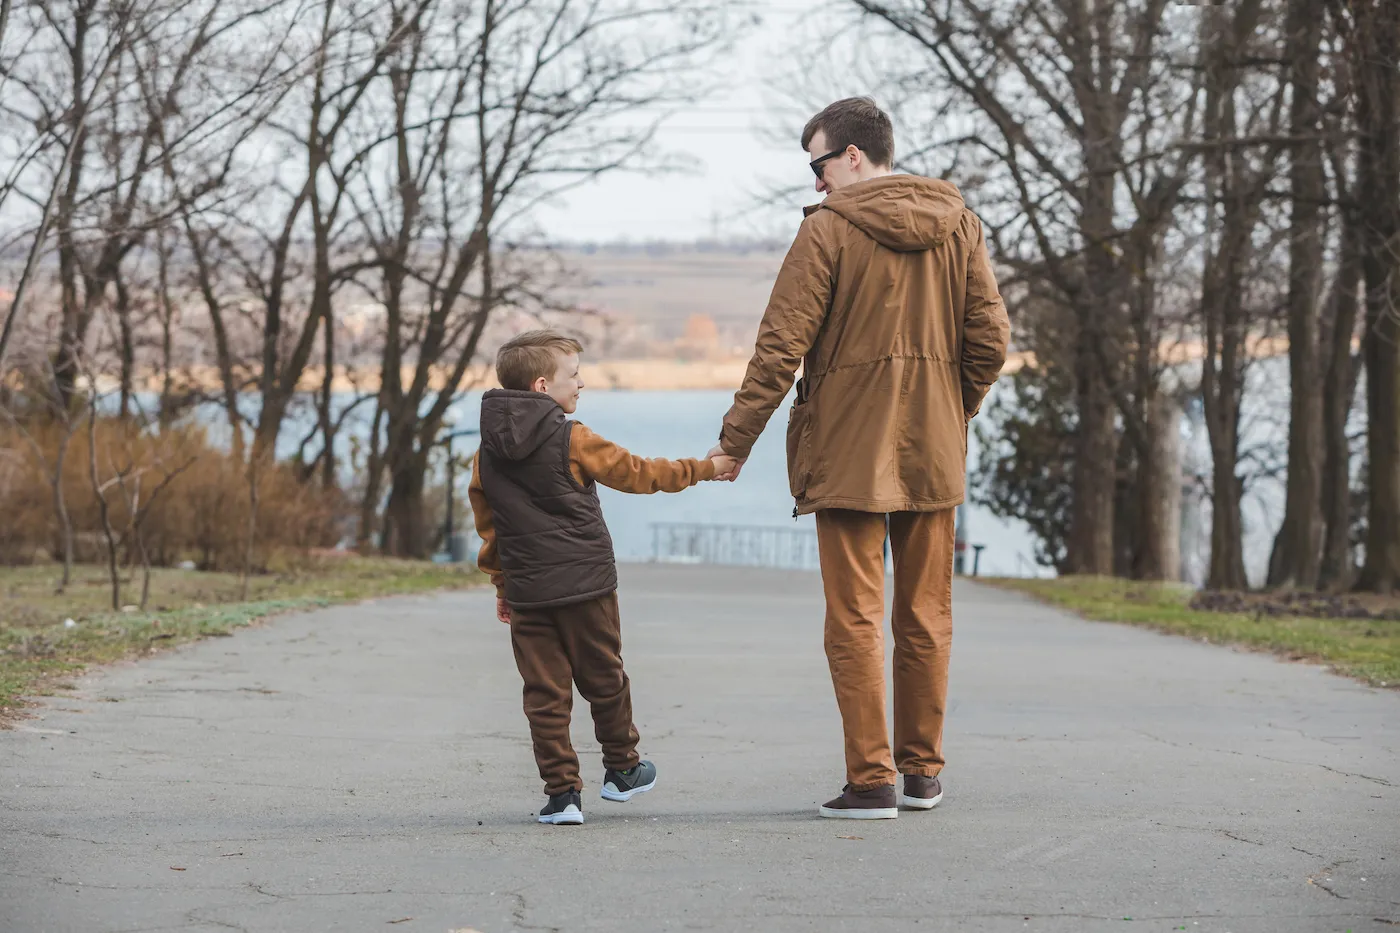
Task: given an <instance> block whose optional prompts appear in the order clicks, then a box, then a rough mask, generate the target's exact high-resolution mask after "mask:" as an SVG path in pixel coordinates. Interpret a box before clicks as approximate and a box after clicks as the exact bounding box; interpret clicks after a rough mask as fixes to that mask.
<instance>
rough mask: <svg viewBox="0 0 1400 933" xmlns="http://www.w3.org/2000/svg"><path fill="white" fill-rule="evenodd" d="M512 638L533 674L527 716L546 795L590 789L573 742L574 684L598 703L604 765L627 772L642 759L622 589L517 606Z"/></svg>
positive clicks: (524, 670) (528, 676)
mask: <svg viewBox="0 0 1400 933" xmlns="http://www.w3.org/2000/svg"><path fill="white" fill-rule="evenodd" d="M510 641H511V646H512V647H513V648H514V649H515V665H516V667H518V668H519V669H520V676H521V677H522V678H523V679H524V681H525V716H526V718H528V719H529V720H530V738H531V740H532V741H533V743H534V746H535V763H536V764H538V765H539V768H540V777H541V778H543V779H544V784H545V793H546V794H549V795H551V796H553V795H555V794H562V793H564V792H565V791H570V790H582V789H583V782H582V781H581V780H579V773H578V755H577V754H575V753H574V746H573V743H572V742H570V741H569V717H570V714H571V713H572V711H573V706H574V684H578V692H579V693H580V694H581V695H582V696H583V698H584V699H585V700H586V701H588V704H589V706H590V707H591V708H592V710H593V729H594V735H596V736H597V738H598V743H599V744H600V745H602V746H603V766H604V767H605V768H616V769H618V770H620V771H625V770H627V769H628V768H631V767H633V766H635V765H636V764H637V763H638V762H639V761H640V760H641V759H640V758H639V757H638V755H637V742H638V736H637V730H636V728H635V727H634V726H633V725H632V687H631V683H630V681H628V679H627V673H626V671H624V670H623V669H622V621H621V618H620V616H619V615H618V610H617V593H610V594H608V595H607V596H601V597H599V598H597V599H590V600H588V601H587V602H582V603H573V604H571V605H568V606H555V607H553V608H549V609H517V608H515V607H514V606H512V607H511V610H510Z"/></svg>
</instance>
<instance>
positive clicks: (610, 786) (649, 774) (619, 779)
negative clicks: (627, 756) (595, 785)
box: [603, 761, 656, 801]
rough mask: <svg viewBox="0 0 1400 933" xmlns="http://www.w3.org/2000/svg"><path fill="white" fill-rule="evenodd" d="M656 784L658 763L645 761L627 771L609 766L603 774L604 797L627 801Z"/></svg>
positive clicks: (605, 798)
mask: <svg viewBox="0 0 1400 933" xmlns="http://www.w3.org/2000/svg"><path fill="white" fill-rule="evenodd" d="M655 786H656V765H654V764H652V763H651V762H649V761H643V762H642V763H641V764H639V765H637V766H636V767H634V768H628V769H627V770H626V771H614V770H613V769H612V768H609V769H608V771H607V773H606V774H604V775H603V799H604V800H617V801H627V800H631V799H632V798H633V797H635V796H637V795H638V794H645V793H646V792H647V791H649V790H651V789H652V788H653V787H655Z"/></svg>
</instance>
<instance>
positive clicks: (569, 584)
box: [479, 389, 617, 609]
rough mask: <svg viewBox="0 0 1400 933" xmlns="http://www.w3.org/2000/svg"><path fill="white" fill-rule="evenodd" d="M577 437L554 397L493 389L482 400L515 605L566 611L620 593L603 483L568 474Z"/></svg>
mask: <svg viewBox="0 0 1400 933" xmlns="http://www.w3.org/2000/svg"><path fill="white" fill-rule="evenodd" d="M572 433H573V422H571V421H570V420H569V419H568V417H567V416H566V415H565V414H564V409H562V408H560V407H559V404H558V403H557V402H555V401H554V399H552V398H550V397H549V396H548V395H542V394H540V393H538V392H519V391H515V390H511V389H494V390H492V391H490V392H487V393H486V394H485V395H484V396H483V397H482V399H481V462H480V466H479V469H480V470H481V486H482V489H483V490H485V492H486V501H487V502H488V503H489V504H490V506H491V514H492V516H493V519H494V522H495V527H496V542H497V548H498V550H499V552H500V557H501V570H502V571H503V572H504V573H505V578H506V601H507V602H508V603H510V605H511V606H518V607H520V608H522V609H536V608H545V607H549V606H564V605H568V604H569V603H580V602H584V601H585V600H589V599H594V598H596V597H599V596H606V595H607V594H609V593H611V592H612V591H613V590H615V589H617V563H616V559H615V558H614V556H613V543H612V536H611V535H609V534H608V526H607V524H606V523H605V522H604V521H603V507H602V504H601V503H599V501H598V487H597V484H596V483H594V482H591V481H590V482H589V483H588V485H587V486H580V485H579V483H578V481H577V480H576V479H574V475H573V473H572V472H571V471H570V469H569V440H570V436H571V434H572Z"/></svg>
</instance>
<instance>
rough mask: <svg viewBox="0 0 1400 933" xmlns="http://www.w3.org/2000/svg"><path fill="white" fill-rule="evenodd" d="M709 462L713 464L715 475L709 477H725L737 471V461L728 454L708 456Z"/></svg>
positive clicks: (716, 478)
mask: <svg viewBox="0 0 1400 933" xmlns="http://www.w3.org/2000/svg"><path fill="white" fill-rule="evenodd" d="M710 462H711V463H713V464H714V465H715V475H714V476H713V477H711V479H715V480H718V479H725V478H727V477H729V476H730V475H732V474H734V473H736V472H738V469H739V461H738V460H735V459H734V458H733V457H731V456H729V455H728V454H714V455H712V456H711V457H710Z"/></svg>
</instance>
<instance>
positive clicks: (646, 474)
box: [470, 330, 735, 825]
mask: <svg viewBox="0 0 1400 933" xmlns="http://www.w3.org/2000/svg"><path fill="white" fill-rule="evenodd" d="M582 351H583V347H582V345H581V344H579V342H578V341H576V340H573V339H571V338H569V337H565V336H563V335H562V334H557V333H554V332H552V331H547V330H536V331H529V332H528V333H524V334H521V335H519V336H518V337H516V338H514V339H513V340H511V341H509V342H508V343H506V344H505V346H503V347H501V349H500V352H499V353H498V354H497V355H496V376H497V379H498V380H499V381H500V383H501V385H502V387H503V388H501V389H496V390H493V391H490V392H487V393H486V395H485V396H483V397H482V400H481V450H480V451H478V452H477V455H476V460H475V462H474V463H473V468H472V481H471V488H470V497H471V505H472V511H473V513H474V514H475V517H476V530H477V533H478V534H479V535H480V536H481V542H482V544H481V554H480V556H479V558H478V560H477V563H478V565H479V566H480V567H481V569H482V570H483V571H485V572H486V573H488V574H490V575H491V582H493V583H494V584H495V585H496V616H497V618H499V619H500V620H501V621H502V622H505V623H506V624H508V625H509V626H510V640H511V646H512V648H513V649H514V651H515V663H516V666H517V667H518V668H519V669H520V676H521V677H522V678H523V679H524V681H525V716H526V718H528V719H529V721H530V738H531V740H532V741H533V743H534V749H535V762H536V763H537V764H538V765H539V769H540V777H541V778H543V779H544V783H545V793H546V794H547V795H548V796H549V804H548V805H547V806H546V807H545V808H544V809H543V810H541V811H540V822H541V823H550V824H554V825H559V824H568V825H577V824H579V823H582V822H583V806H582V803H581V802H580V797H579V792H580V791H581V790H582V789H583V782H582V781H581V780H580V779H579V764H578V756H577V755H576V754H575V753H574V749H573V745H572V744H571V743H570V741H569V714H570V711H571V709H572V707H573V698H574V692H573V685H574V684H578V689H579V693H580V694H582V695H583V698H584V699H585V700H587V701H588V704H589V706H590V707H591V708H592V712H593V725H594V730H595V734H596V735H597V737H598V742H599V744H601V745H602V746H603V767H604V768H605V769H606V772H605V774H604V776H603V798H604V799H605V800H618V801H625V800H630V799H631V798H632V797H633V796H635V795H637V794H641V793H645V792H646V791H649V790H651V789H652V788H653V787H655V786H656V766H655V765H653V764H652V763H651V762H650V761H642V760H641V758H640V757H639V756H638V754H637V742H638V740H639V738H638V735H637V730H636V727H635V726H633V724H632V693H631V686H630V683H629V681H628V679H627V674H626V672H625V671H624V670H623V669H622V653H621V652H622V629H621V623H620V619H619V617H618V608H617V566H616V563H615V560H614V556H613V547H612V538H611V537H610V536H609V535H608V528H607V525H606V524H605V523H604V522H603V511H602V507H601V505H600V504H599V502H598V489H597V485H596V484H597V483H602V484H603V485H605V486H608V487H610V488H612V489H616V490H619V491H621V492H632V493H643V494H645V493H653V492H680V491H681V490H683V489H688V488H690V487H691V486H694V485H695V484H696V483H698V482H701V481H703V480H710V479H714V477H715V476H716V475H721V476H722V475H724V474H726V473H728V472H729V471H730V470H732V469H733V468H734V466H735V461H734V459H733V458H732V457H728V456H716V457H713V458H712V459H709V460H678V461H672V460H644V459H642V458H640V457H634V456H632V455H631V454H630V453H628V452H627V451H626V450H623V449H622V448H621V447H618V446H617V445H616V444H612V443H610V442H608V441H605V440H603V438H601V437H599V436H598V435H596V434H594V433H593V432H592V431H590V430H588V429H587V428H586V427H584V426H583V425H581V424H579V423H578V422H576V421H570V420H569V419H568V417H567V416H568V415H571V414H573V413H574V411H575V410H576V409H577V408H578V397H579V391H580V390H581V389H582V388H583V380H581V379H580V378H579V372H578V370H579V353H581V352H582Z"/></svg>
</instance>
